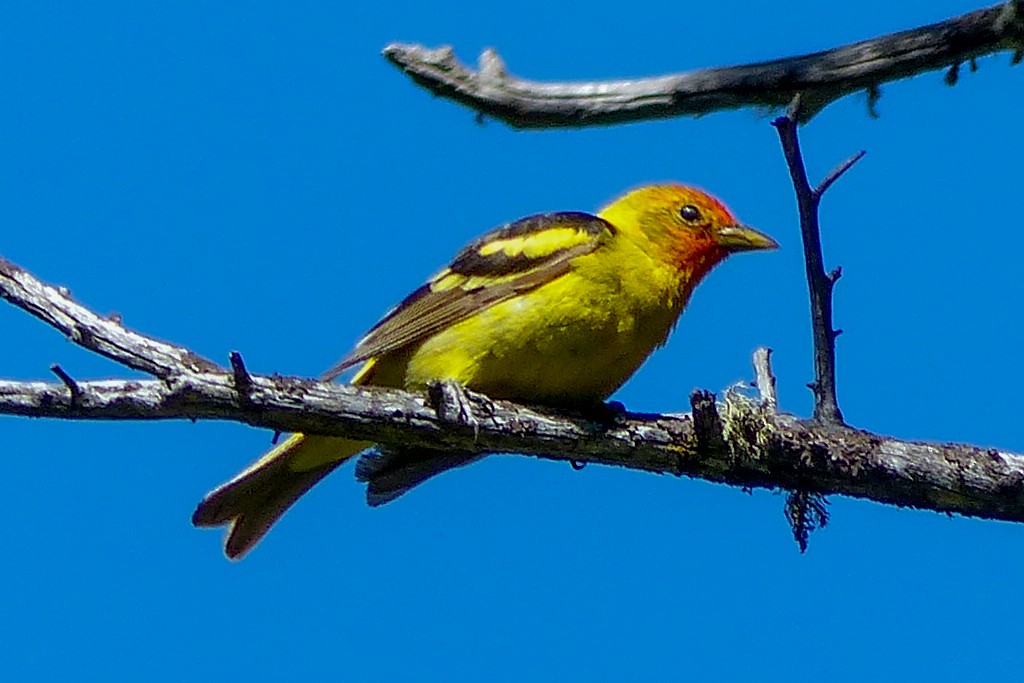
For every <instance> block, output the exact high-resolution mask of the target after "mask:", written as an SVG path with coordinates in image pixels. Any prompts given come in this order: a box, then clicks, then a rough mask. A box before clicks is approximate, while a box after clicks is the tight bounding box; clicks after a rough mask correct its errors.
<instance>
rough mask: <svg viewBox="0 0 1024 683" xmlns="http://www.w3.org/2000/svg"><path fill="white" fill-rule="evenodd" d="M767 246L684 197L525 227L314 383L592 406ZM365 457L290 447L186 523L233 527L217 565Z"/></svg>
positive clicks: (715, 209)
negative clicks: (749, 254) (454, 386)
mask: <svg viewBox="0 0 1024 683" xmlns="http://www.w3.org/2000/svg"><path fill="white" fill-rule="evenodd" d="M776 246H778V245H777V244H776V243H775V241H774V240H772V239H771V238H770V237H768V236H767V235H764V234H762V233H760V232H758V231H756V230H753V229H752V228H749V227H746V226H744V225H741V224H740V223H739V222H738V221H737V220H736V219H735V218H734V217H733V215H732V213H730V212H729V210H728V209H727V208H726V207H725V206H724V205H723V204H722V203H721V202H719V201H718V200H716V199H715V198H714V197H711V196H710V195H708V194H706V193H704V192H703V191H701V190H698V189H695V188H692V187H686V186H683V185H653V186H649V187H642V188H640V189H637V190H634V191H632V192H629V193H627V194H626V195H624V196H622V197H621V198H619V199H617V200H615V201H614V202H612V203H611V204H609V205H608V206H606V207H604V208H603V209H601V211H600V212H598V214H597V215H596V216H595V215H591V214H587V213H578V212H565V213H545V214H538V215H535V216H529V217H527V218H523V219H521V220H518V221H515V222H513V223H509V224H508V225H505V226H503V227H501V228H498V229H497V230H494V231H493V232H490V233H488V234H486V235H484V236H483V237H480V238H479V239H477V240H476V241H474V242H472V243H471V244H469V245H468V246H466V247H465V248H464V249H463V250H462V251H460V252H459V253H458V254H457V255H456V256H455V259H454V260H453V261H452V262H451V264H450V265H449V266H448V267H447V268H445V269H444V270H442V271H441V272H440V273H438V274H437V275H435V276H434V277H433V278H431V279H430V281H429V282H427V283H426V284H425V285H423V286H422V287H420V288H419V289H417V290H416V291H414V292H413V293H412V294H410V295H409V296H408V297H407V298H406V299H405V300H404V301H402V302H401V303H400V304H399V305H398V306H397V307H395V308H394V309H393V310H392V311H391V312H389V313H388V314H387V315H386V316H384V318H383V320H381V321H380V322H379V323H377V324H376V325H375V326H374V327H373V328H372V329H371V330H370V331H369V332H368V333H367V334H366V336H365V337H363V338H362V339H361V340H360V341H359V343H358V344H356V347H355V349H353V350H352V352H350V353H349V354H348V355H347V356H345V358H343V359H342V360H341V362H339V363H338V364H337V365H336V366H335V367H334V368H332V369H331V370H329V371H328V372H327V373H326V374H325V375H324V378H325V379H333V378H335V377H337V376H338V375H339V374H340V373H341V372H342V371H344V370H345V369H346V368H349V367H351V366H354V365H356V364H360V363H361V364H362V367H361V368H360V369H359V371H358V372H356V374H355V376H354V377H353V378H352V383H353V384H358V385H375V386H385V387H405V388H407V389H422V388H424V387H425V386H426V385H428V384H429V383H431V382H434V381H437V380H454V381H455V382H458V383H459V384H461V385H462V386H465V387H467V388H469V389H472V390H474V391H478V392H481V393H484V394H486V395H488V396H491V397H493V398H504V399H510V400H513V401H520V402H526V403H539V404H546V405H552V406H579V405H586V404H595V403H599V402H600V401H602V400H604V399H605V398H607V397H608V396H609V395H610V394H611V393H612V392H613V391H615V390H616V389H617V388H618V387H619V386H620V385H621V384H622V383H623V382H625V381H626V379H627V378H628V377H629V376H630V375H632V374H633V372H634V371H636V369H637V368H638V367H639V366H640V364H641V363H643V361H644V359H646V358H647V356H648V355H649V354H650V353H651V351H653V350H654V349H655V348H657V347H659V346H661V345H662V344H664V343H665V340H666V339H667V337H668V334H669V332H670V331H671V330H672V328H673V327H674V325H675V323H676V320H677V319H678V318H679V315H680V313H682V311H683V307H684V306H685V305H686V303H687V301H688V300H689V298H690V295H691V293H692V292H693V289H694V288H695V287H696V286H697V284H698V283H699V282H700V281H701V279H702V278H703V277H704V276H705V275H706V274H707V273H708V272H709V271H710V270H711V269H712V268H713V267H714V266H715V265H716V264H718V263H720V262H721V261H723V260H724V259H725V258H726V257H727V256H728V255H729V254H731V253H733V252H737V251H750V250H757V249H773V248H775V247H776ZM372 445H373V444H371V443H366V442H362V441H354V440H349V439H343V438H337V437H325V436H312V435H310V436H306V435H302V434H294V435H292V436H291V437H290V438H288V439H287V440H285V441H284V442H283V443H281V444H280V445H278V446H277V447H275V448H274V449H272V450H271V451H270V452H268V453H267V454H266V455H264V456H263V457H262V458H260V459H259V460H257V461H256V462H255V463H253V465H251V466H250V467H249V468H248V469H246V470H245V471H243V472H242V473H240V474H239V475H238V476H236V477H235V478H234V479H232V480H231V481H229V482H227V483H226V484H224V485H222V486H221V487H220V488H217V489H215V490H214V491H212V492H211V493H210V494H209V495H207V496H206V498H205V499H204V500H203V501H202V502H201V503H200V504H199V507H198V508H197V509H196V511H195V514H194V515H193V517H192V521H193V523H194V524H195V525H197V526H219V525H224V524H227V525H229V530H228V533H227V539H226V541H225V553H226V554H227V556H228V557H230V558H238V557H241V556H242V555H243V554H245V553H246V552H247V551H249V550H250V549H251V548H252V547H253V546H254V545H255V544H256V543H257V542H258V541H259V540H260V539H261V538H262V537H263V535H264V534H266V533H267V531H268V530H269V529H270V527H271V525H273V524H274V522H275V521H277V519H278V518H279V517H280V516H281V515H282V514H283V513H284V512H285V511H286V510H287V509H288V508H289V507H290V506H291V505H292V504H293V503H294V502H295V501H296V500H298V498H299V497H300V496H302V494H304V493H305V492H306V491H308V490H309V489H310V488H311V487H312V486H313V485H314V484H316V483H317V482H318V481H320V479H322V478H323V477H325V476H326V475H327V474H329V473H330V472H331V471H333V470H334V469H335V468H336V467H338V465H340V464H341V463H343V462H344V461H345V460H347V459H349V458H351V457H352V456H353V455H356V454H358V453H359V452H360V451H363V450H365V449H367V448H369V447H371V446H372ZM397 493H401V491H400V490H399V491H397V492H396V493H394V494H393V495H397ZM393 495H391V496H388V497H387V498H385V500H387V499H390V497H393Z"/></svg>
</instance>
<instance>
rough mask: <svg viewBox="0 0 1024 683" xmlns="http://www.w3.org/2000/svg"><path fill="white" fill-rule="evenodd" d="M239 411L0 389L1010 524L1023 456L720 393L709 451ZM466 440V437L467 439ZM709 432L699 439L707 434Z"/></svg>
mask: <svg viewBox="0 0 1024 683" xmlns="http://www.w3.org/2000/svg"><path fill="white" fill-rule="evenodd" d="M251 380H252V392H251V394H250V396H251V402H250V403H246V404H241V403H239V401H238V400H237V394H236V391H235V383H234V377H233V375H232V374H231V373H228V372H220V373H199V374H194V375H185V376H182V377H180V378H177V379H174V380H172V381H170V382H167V381H164V380H135V381H132V380H104V381H82V382H79V383H78V385H79V388H80V391H81V396H80V401H79V405H78V406H77V407H74V408H73V407H72V406H71V401H70V398H69V396H68V391H67V387H66V386H65V385H64V384H62V383H58V382H51V383H47V382H14V381H0V414H8V415H24V416H29V417H50V418H63V419H71V420H168V419H188V420H230V421H235V422H241V423H245V424H249V425H253V426H257V427H265V428H268V429H277V430H282V431H288V432H293V431H302V432H306V433H313V434H328V435H335V436H346V437H350V438H355V439H361V440H368V441H374V442H377V443H382V444H386V445H389V446H419V447H425V448H434V449H445V450H453V451H459V452H465V453H481V454H482V453H525V454H532V455H535V456H538V457H541V458H545V459H549V460H558V461H563V462H570V463H571V462H576V463H577V464H579V463H597V464H603V465H617V466H620V467H626V468H629V469H634V470H642V471H646V472H656V473H660V474H673V475H676V476H687V477H700V478H702V479H707V480H709V481H713V482H721V483H725V484H730V485H733V486H739V487H744V488H748V489H751V488H769V489H779V488H781V489H794V490H800V491H805V492H806V491H810V492H813V493H818V494H822V495H824V494H842V495H848V496H855V497H859V498H870V499H872V500H875V501H878V502H881V503H888V504H895V505H900V506H908V507H915V508H926V509H931V510H936V511H939V512H954V513H959V514H963V515H971V516H977V517H983V518H988V519H1001V520H1008V521H1015V522H1024V456H1022V455H1015V454H1012V453H1007V452H1001V451H996V450H994V449H984V448H977V447H974V446H966V445H949V444H947V445H936V444H927V443H921V442H913V441H900V440H896V439H891V438H888V437H884V436H879V435H875V434H869V433H867V432H862V431H858V430H853V429H849V428H842V427H839V428H837V427H834V426H831V425H825V424H821V423H815V422H809V421H802V420H799V419H797V418H795V417H793V416H791V415H785V414H779V413H775V412H773V411H769V410H766V409H765V408H764V407H763V406H762V405H760V403H759V402H756V401H751V400H749V399H746V398H745V397H743V396H742V395H739V394H736V393H731V394H729V395H728V396H727V397H726V400H725V401H724V402H723V403H720V404H718V405H717V407H716V409H715V415H716V419H717V421H718V425H719V426H718V427H716V428H715V430H713V432H714V431H717V430H718V429H721V434H722V436H721V437H720V438H712V439H708V438H700V437H699V436H698V430H697V429H696V428H695V426H694V419H693V418H691V417H690V416H689V415H684V416H667V415H642V414H636V413H623V414H621V415H620V416H618V417H616V418H615V420H614V422H612V423H610V424H605V423H603V422H594V421H592V420H591V419H590V418H588V417H581V416H574V415H565V414H558V413H555V412H550V411H543V410H539V409H533V408H528V407H523V406H517V405H514V404H511V403H508V402H505V401H491V400H489V399H487V398H486V397H482V396H480V395H478V394H474V393H472V392H466V395H467V398H468V400H469V401H470V403H471V407H472V409H473V410H474V412H476V413H477V414H479V415H486V416H487V417H486V419H483V420H481V421H480V424H479V425H478V427H477V429H476V430H474V428H473V426H471V425H464V424H457V423H454V422H451V421H448V420H446V419H444V418H443V417H439V416H438V414H437V411H436V410H435V408H434V406H433V404H432V403H431V401H430V399H429V398H428V397H427V396H426V395H423V394H414V393H408V392H404V391H399V390H394V389H381V388H376V387H353V386H349V385H340V384H330V383H323V382H316V381H312V380H306V379H297V378H289V377H278V376H262V375H251ZM474 432H476V433H474ZM713 432H712V433H713Z"/></svg>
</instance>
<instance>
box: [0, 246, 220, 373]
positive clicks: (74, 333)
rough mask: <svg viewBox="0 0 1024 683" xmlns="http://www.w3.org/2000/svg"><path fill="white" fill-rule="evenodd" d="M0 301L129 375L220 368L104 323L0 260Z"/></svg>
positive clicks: (62, 292) (59, 290)
mask: <svg viewBox="0 0 1024 683" xmlns="http://www.w3.org/2000/svg"><path fill="white" fill-rule="evenodd" d="M0 298H3V299H6V300H7V301H9V302H11V303H12V304H14V305H15V306H17V307H18V308H20V309H22V310H24V311H27V312H29V313H31V314H32V315H34V316H35V317H37V318H39V319H40V320H42V321H43V322H44V323H46V324H47V325H50V326H51V327H55V328H57V329H58V330H60V331H61V332H62V333H64V335H65V336H67V338H68V339H70V340H71V341H73V342H74V343H76V344H78V345H79V346H82V347H84V348H86V349H89V350H90V351H94V352H96V353H98V354H100V355H101V356H106V357H107V358H109V359H111V360H114V361H117V362H118V363H121V364H122V365H127V366H128V367H129V368H132V369H133V370H141V371H142V372H146V373H149V374H151V375H155V376H156V377H168V376H170V375H173V374H175V373H178V372H182V371H186V372H209V371H216V370H220V366H218V365H217V364H216V363H214V362H213V361H211V360H207V359H206V358H203V357H202V356H199V355H198V354H196V353H193V352H192V351H190V350H188V349H186V348H184V347H181V346H175V345H173V344H168V343H166V342H162V341H159V340H157V339H153V338H152V337H147V336H145V335H142V334H139V333H138V332H133V331H131V330H129V329H128V328H126V327H124V326H123V325H122V324H121V320H120V318H113V319H112V318H104V317H103V316H101V315H99V314H97V313H94V312H92V311H91V310H89V309H88V308H86V307H85V306H82V305H81V304H79V303H78V302H76V301H75V300H74V299H72V298H71V294H70V292H68V290H67V289H66V288H64V287H54V286H53V285H48V284H45V283H43V282H42V281H40V280H39V279H38V278H36V277H35V276H34V275H32V274H31V273H29V272H28V271H27V270H24V269H22V268H20V267H18V266H16V265H15V264H13V263H11V262H10V261H7V260H5V259H4V258H2V257H0Z"/></svg>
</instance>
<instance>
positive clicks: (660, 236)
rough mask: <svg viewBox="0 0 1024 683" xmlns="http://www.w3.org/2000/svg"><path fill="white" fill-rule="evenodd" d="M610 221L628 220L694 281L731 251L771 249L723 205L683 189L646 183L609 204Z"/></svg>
mask: <svg viewBox="0 0 1024 683" xmlns="http://www.w3.org/2000/svg"><path fill="white" fill-rule="evenodd" d="M605 212H608V213H609V214H612V215H609V216H606V217H608V218H609V220H610V221H611V222H612V223H613V224H615V223H616V222H617V220H616V219H618V220H629V221H631V222H634V223H635V224H636V225H638V226H640V228H641V230H642V231H643V233H644V234H645V235H646V236H647V237H648V238H649V239H650V240H651V241H652V242H655V243H656V244H657V245H658V247H659V248H658V252H659V253H660V254H663V255H664V256H663V257H664V258H665V260H667V261H668V262H670V263H672V264H673V265H674V266H676V267H677V268H678V269H679V270H680V271H686V272H688V273H689V274H690V275H691V276H692V277H694V278H695V279H697V280H699V279H700V278H701V277H703V276H704V275H705V274H706V273H707V272H708V271H709V270H711V268H713V267H714V266H715V265H716V264H717V263H719V262H720V261H722V260H723V259H724V258H725V257H727V256H728V255H729V254H731V253H733V252H736V251H749V250H755V249H773V248H775V247H777V246H778V245H777V244H776V243H775V241H774V240H773V239H771V238H770V237H768V236H767V235H764V234H763V233H760V232H758V231H756V230H754V229H752V228H748V227H746V226H744V225H742V224H741V223H740V222H739V221H738V220H737V219H736V217H735V216H733V214H732V212H731V211H729V209H728V208H726V206H725V205H724V204H723V203H722V202H720V201H718V200H717V199H715V198H714V197H712V196H711V195H709V194H708V193H706V192H704V191H703V190H699V189H697V188H693V187H687V186H685V185H651V186H648V187H642V188H640V189H638V190H634V191H632V192H630V193H629V194H627V195H626V196H624V197H622V198H621V199H619V200H618V201H616V202H614V203H613V204H611V205H609V207H607V208H606V209H605V211H603V212H602V215H605Z"/></svg>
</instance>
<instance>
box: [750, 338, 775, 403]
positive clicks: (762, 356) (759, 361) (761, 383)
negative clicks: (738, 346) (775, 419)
mask: <svg viewBox="0 0 1024 683" xmlns="http://www.w3.org/2000/svg"><path fill="white" fill-rule="evenodd" d="M754 377H755V378H756V380H755V384H756V386H757V392H758V393H759V394H760V395H761V402H762V403H763V404H764V406H765V407H766V408H768V409H769V410H777V409H778V407H779V397H778V394H777V393H776V389H775V373H774V372H772V350H771V349H767V348H765V347H763V346H762V347H760V348H758V349H755V350H754Z"/></svg>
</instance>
